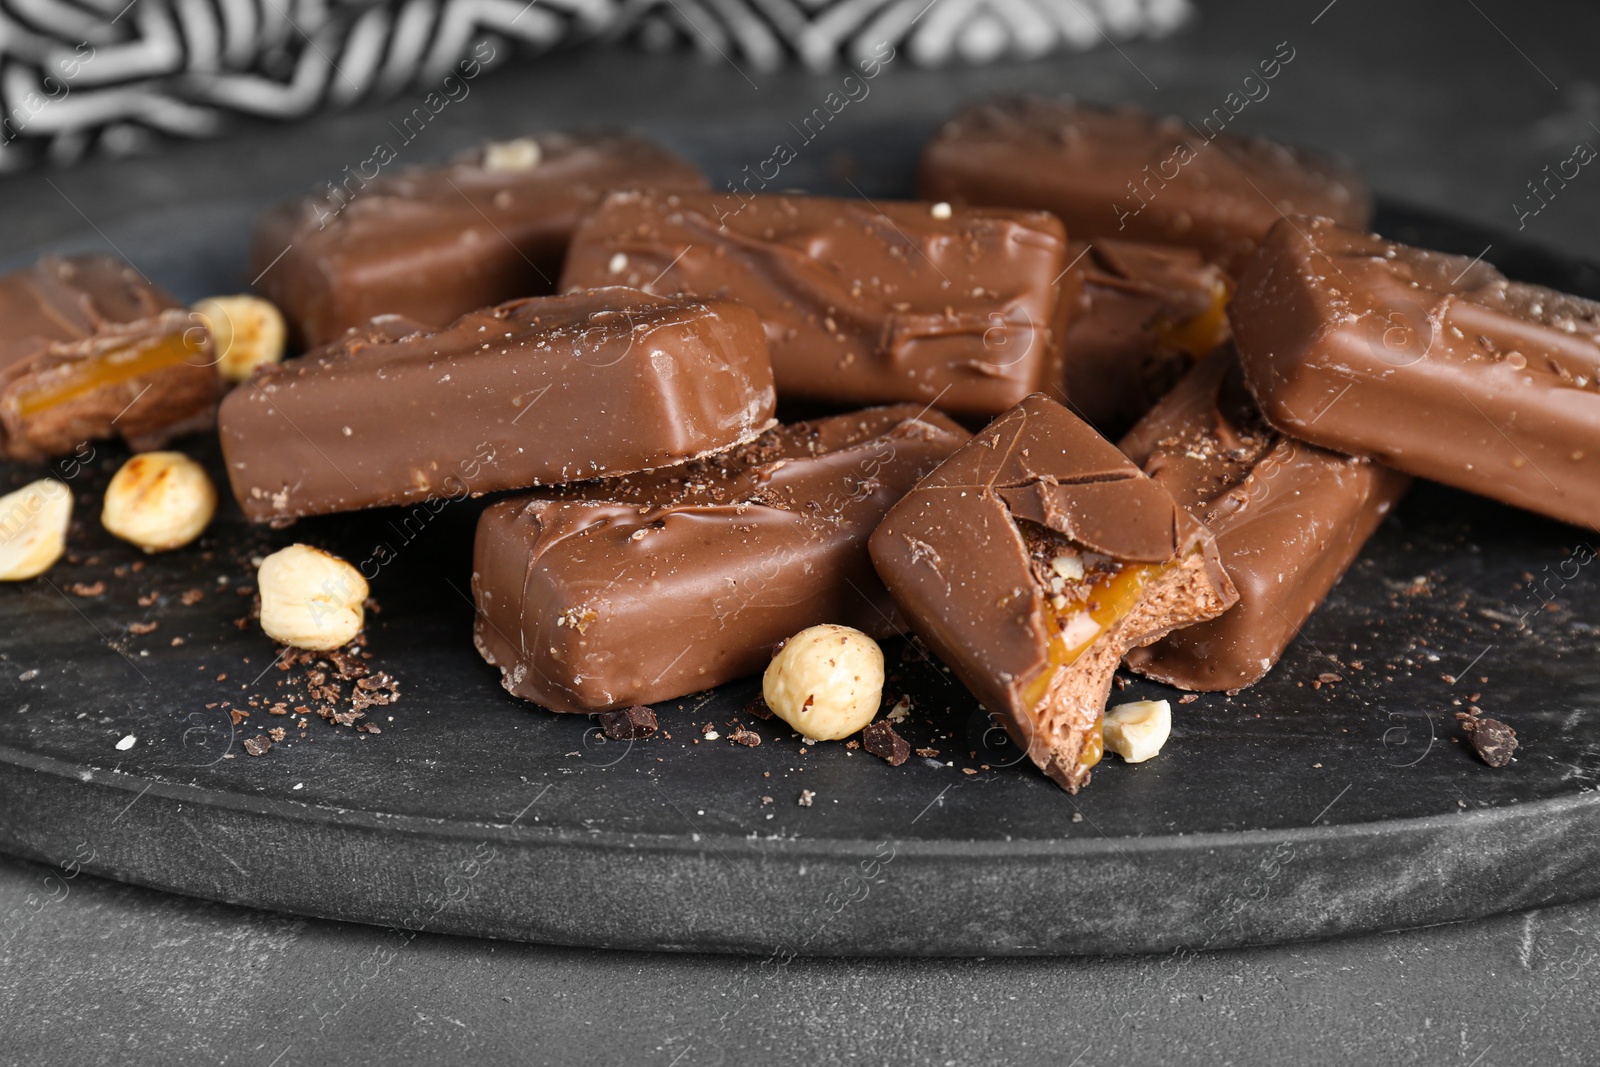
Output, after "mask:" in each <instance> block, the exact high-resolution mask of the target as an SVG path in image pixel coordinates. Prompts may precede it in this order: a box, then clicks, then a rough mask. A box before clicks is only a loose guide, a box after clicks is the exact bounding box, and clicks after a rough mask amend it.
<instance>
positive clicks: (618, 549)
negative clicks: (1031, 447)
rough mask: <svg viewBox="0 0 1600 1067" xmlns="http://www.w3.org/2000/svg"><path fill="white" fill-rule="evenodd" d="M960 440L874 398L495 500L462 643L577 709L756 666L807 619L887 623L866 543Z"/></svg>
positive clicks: (513, 679) (878, 628) (507, 681)
mask: <svg viewBox="0 0 1600 1067" xmlns="http://www.w3.org/2000/svg"><path fill="white" fill-rule="evenodd" d="M967 438H968V435H967V433H966V431H965V430H962V429H961V428H960V427H959V426H957V425H956V424H954V423H953V422H951V421H950V420H949V419H947V418H945V417H944V416H942V415H939V414H938V413H936V412H932V411H927V410H926V409H924V408H921V407H918V406H913V405H909V404H908V405H902V406H899V407H890V408H877V409H871V410H868V411H862V412H857V413H855V414H851V415H838V416H834V417H831V418H827V419H819V420H817V421H815V422H810V423H796V424H794V425H790V426H780V427H777V428H775V429H773V430H771V431H770V432H768V433H766V434H764V435H762V436H761V437H759V438H757V439H756V440H755V441H753V442H751V443H750V444H748V445H745V446H743V447H740V448H736V449H733V450H731V451H729V452H726V453H723V454H720V455H717V456H713V457H710V458H708V459H705V460H700V461H697V462H694V463H689V464H685V465H683V466H680V467H676V468H671V469H667V470H658V471H652V472H649V473H647V474H639V475H632V476H630V477H626V478H614V479H606V480H603V481H597V482H591V483H587V484H583V485H574V486H571V487H569V488H567V489H562V490H549V491H545V492H541V493H537V494H535V495H533V496H527V497H520V498H516V499H512V500H507V501H502V502H500V503H497V504H495V505H493V506H491V507H490V508H489V509H488V510H486V511H485V512H484V514H483V517H482V518H481V519H480V520H479V523H478V538H477V545H476V549H475V555H474V560H473V571H474V573H473V582H472V586H473V595H474V597H475V599H476V602H477V606H478V619H477V627H476V638H477V646H478V650H479V651H480V652H481V653H482V654H483V657H484V659H486V660H488V661H489V662H490V663H491V664H494V665H495V666H497V667H499V668H500V671H501V675H502V681H503V684H504V685H505V687H506V689H507V690H508V691H509V692H511V693H514V694H515V695H517V696H520V697H523V698H525V699H528V700H532V701H535V702H536V703H539V704H542V705H544V706H545V707H547V708H550V709H551V710H554V711H566V712H587V711H595V710H598V709H602V708H609V707H620V706H623V705H627V704H651V703H658V702H660V701H663V700H669V699H671V698H673V697H678V696H683V695H685V694H688V693H694V692H699V691H701V690H703V689H706V688H709V687H711V686H714V685H720V684H722V683H723V682H727V681H731V680H733V679H735V678H739V677H742V676H744V675H748V674H755V673H758V672H759V671H761V670H762V669H763V668H764V667H766V665H767V663H768V661H769V660H770V658H771V652H772V646H773V645H774V644H775V643H777V642H778V641H780V640H782V639H784V638H786V637H788V636H789V635H791V634H794V633H798V632H799V631H801V630H804V629H806V628H807V627H809V626H814V625H818V624H821V623H840V624H844V625H848V626H853V627H855V628H857V629H860V630H865V631H866V632H868V633H870V634H872V635H874V636H878V637H884V636H888V635H890V634H893V633H895V632H897V630H898V629H899V621H898V619H897V617H896V615H895V612H894V606H893V603H892V601H890V600H889V596H888V593H887V592H886V591H885V590H884V588H883V586H882V584H881V583H880V582H879V581H878V580H877V577H876V575H875V574H874V573H873V570H872V563H871V561H870V560H869V559H868V557H867V551H866V542H867V538H868V536H869V535H870V534H871V533H872V530H873V528H874V527H876V526H877V525H878V522H879V520H880V519H882V517H883V515H884V513H885V512H887V511H888V510H889V507H890V506H891V505H892V504H893V503H894V502H895V501H896V500H898V499H900V496H901V494H902V493H904V492H906V490H908V489H910V488H911V486H912V485H913V484H915V483H916V481H917V479H918V478H920V477H922V475H924V474H926V473H927V472H928V471H930V470H932V469H933V468H934V467H935V466H937V465H938V464H939V463H940V462H941V461H942V460H944V459H945V458H946V457H948V456H949V455H950V454H951V453H953V452H954V451H955V450H956V448H957V447H959V446H960V445H961V444H962V443H963V442H964V441H966V440H967Z"/></svg>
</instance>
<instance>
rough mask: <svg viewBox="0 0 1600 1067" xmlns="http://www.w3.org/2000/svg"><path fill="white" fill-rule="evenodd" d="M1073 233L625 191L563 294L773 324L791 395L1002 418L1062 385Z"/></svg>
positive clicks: (858, 203)
mask: <svg viewBox="0 0 1600 1067" xmlns="http://www.w3.org/2000/svg"><path fill="white" fill-rule="evenodd" d="M1065 253H1066V240H1065V234H1064V233H1063V232H1062V229H1061V224H1060V223H1059V222H1057V221H1056V220H1055V219H1053V218H1051V217H1050V216H1048V215H1046V214H1043V213H1041V212H1023V211H1005V210H988V209H962V210H960V211H950V210H949V209H948V207H946V208H945V209H943V210H941V209H940V208H938V207H937V206H935V205H930V204H912V203H887V202H884V203H876V204H874V203H871V202H869V201H867V200H865V199H842V200H833V199H828V198H824V197H807V196H766V195H753V196H751V197H748V198H744V199H741V198H739V197H736V196H730V195H714V194H709V193H706V194H696V193H658V192H635V193H617V194H614V195H612V196H611V197H609V198H607V200H606V202H605V203H604V204H603V205H602V206H601V207H600V209H599V210H598V211H596V212H595V213H594V214H593V215H591V216H589V218H588V219H586V220H585V221H584V223H583V224H582V225H581V226H580V227H579V228H578V233H577V235H576V236H575V237H574V238H573V241H572V252H571V255H570V256H569V257H568V258H567V266H566V271H565V272H564V273H563V275H562V281H561V284H562V287H563V288H565V289H571V288H575V287H576V288H581V287H584V286H592V285H635V286H639V287H641V288H643V289H646V290H647V291H650V292H658V293H673V292H684V293H696V294H702V295H706V296H724V297H728V298H729V299H733V300H738V301H741V302H742V303H746V304H749V305H750V306H751V307H753V308H755V309H756V310H757V311H758V312H760V314H761V318H762V321H763V322H764V323H765V324H766V327H767V342H768V344H769V345H770V346H771V349H772V368H773V373H774V375H775V376H776V378H777V383H778V392H779V395H780V396H783V397H785V398H786V399H787V398H790V397H795V398H808V399H813V400H825V401H830V402H834V403H842V404H873V403H888V402H894V401H915V402H917V403H924V404H926V403H934V402H935V401H937V403H938V405H939V407H940V408H942V409H943V410H945V411H952V412H958V413H961V414H970V415H993V414H996V413H998V412H1000V411H1004V410H1005V409H1006V408H1008V407H1010V406H1011V405H1012V404H1015V403H1016V402H1017V401H1018V400H1021V399H1022V398H1023V397H1024V396H1026V395H1028V394H1029V393H1031V392H1033V391H1035V390H1037V389H1045V388H1050V387H1052V386H1053V385H1054V384H1055V383H1056V381H1057V380H1058V376H1059V374H1060V366H1061V364H1060V340H1061V331H1062V328H1063V327H1064V325H1065V323H1064V321H1062V320H1061V318H1060V316H1061V315H1062V314H1063V313H1064V311H1065V307H1064V305H1063V304H1062V302H1061V301H1060V299H1059V295H1058V292H1057V286H1056V283H1057V282H1058V280H1059V279H1060V276H1061V272H1062V270H1063V269H1064V268H1065V267H1066V265H1067V261H1066V259H1065Z"/></svg>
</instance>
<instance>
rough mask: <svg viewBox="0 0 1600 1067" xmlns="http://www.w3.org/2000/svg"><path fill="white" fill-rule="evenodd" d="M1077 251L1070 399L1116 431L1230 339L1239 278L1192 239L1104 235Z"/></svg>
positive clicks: (1094, 422)
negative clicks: (1179, 243)
mask: <svg viewBox="0 0 1600 1067" xmlns="http://www.w3.org/2000/svg"><path fill="white" fill-rule="evenodd" d="M1068 254H1069V259H1070V260H1071V261H1073V262H1074V263H1075V266H1074V267H1073V268H1072V270H1071V271H1070V272H1068V276H1067V277H1066V278H1064V279H1062V286H1063V290H1064V292H1065V293H1066V294H1068V295H1067V296H1066V297H1065V298H1066V299H1075V300H1076V301H1077V303H1078V310H1077V313H1076V314H1075V315H1074V316H1073V318H1072V326H1071V327H1070V328H1069V329H1068V330H1067V340H1066V345H1065V346H1064V355H1065V358H1064V360H1063V364H1064V367H1063V378H1062V383H1063V385H1064V387H1065V390H1066V394H1065V395H1066V402H1067V406H1068V407H1070V408H1071V409H1072V410H1073V412H1074V413H1076V414H1077V415H1078V416H1079V417H1080V418H1082V419H1083V420H1084V421H1086V422H1088V423H1089V425H1091V426H1093V427H1094V428H1095V429H1096V430H1099V431H1100V432H1101V433H1102V434H1105V435H1106V436H1107V437H1116V436H1117V435H1120V434H1123V433H1126V432H1127V431H1128V430H1130V429H1132V427H1133V424H1134V423H1136V422H1138V421H1139V419H1140V417H1141V416H1143V415H1144V413H1145V412H1147V411H1149V410H1150V408H1151V407H1152V406H1154V404H1155V402H1156V401H1157V400H1159V399H1161V397H1162V396H1163V395H1164V394H1165V393H1166V392H1167V390H1168V389H1170V388H1172V386H1173V385H1175V384H1176V383H1177V381H1178V379H1179V378H1181V377H1183V375H1184V372H1186V371H1187V370H1188V369H1189V368H1190V367H1192V366H1193V365H1194V362H1195V360H1196V359H1198V358H1200V357H1202V356H1205V355H1206V354H1207V353H1209V352H1210V351H1211V350H1212V349H1214V348H1216V347H1217V346H1218V345H1220V344H1222V343H1223V342H1225V341H1226V340H1227V339H1228V320H1227V316H1226V315H1225V314H1224V310H1223V309H1224V306H1225V305H1226V303H1227V300H1228V297H1229V295H1230V294H1231V293H1232V291H1233V286H1232V283H1231V282H1229V281H1228V278H1227V275H1226V274H1224V273H1223V272H1222V269H1221V268H1220V267H1217V266H1215V265H1213V264H1210V263H1207V262H1206V261H1205V260H1204V259H1203V258H1202V257H1201V255H1200V253H1199V252H1196V251H1195V250H1194V249H1192V248H1179V247H1176V246H1173V245H1154V244H1144V243H1141V242H1133V241H1118V240H1114V239H1112V238H1109V237H1101V238H1096V239H1095V240H1094V242H1093V243H1092V244H1091V243H1088V242H1083V241H1073V242H1071V245H1070V247H1069V249H1068Z"/></svg>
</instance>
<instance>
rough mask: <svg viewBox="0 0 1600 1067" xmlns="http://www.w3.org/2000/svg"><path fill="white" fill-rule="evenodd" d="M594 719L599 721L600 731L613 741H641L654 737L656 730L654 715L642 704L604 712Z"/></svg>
mask: <svg viewBox="0 0 1600 1067" xmlns="http://www.w3.org/2000/svg"><path fill="white" fill-rule="evenodd" d="M596 718H598V719H599V720H600V729H601V730H603V731H605V735H606V736H607V737H609V738H611V740H613V741H642V740H644V739H645V738H647V737H652V736H654V734H655V732H656V730H657V728H658V727H657V724H656V713H655V712H654V711H653V710H651V709H650V708H647V707H645V706H644V705H642V704H637V705H635V706H633V707H631V708H620V709H618V710H616V711H604V712H601V713H600V714H599V715H597V716H596Z"/></svg>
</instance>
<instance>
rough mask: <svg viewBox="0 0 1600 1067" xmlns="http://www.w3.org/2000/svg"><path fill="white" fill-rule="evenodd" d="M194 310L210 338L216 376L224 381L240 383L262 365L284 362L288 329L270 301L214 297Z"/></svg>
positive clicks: (249, 297) (236, 297) (244, 297)
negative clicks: (215, 361) (215, 355)
mask: <svg viewBox="0 0 1600 1067" xmlns="http://www.w3.org/2000/svg"><path fill="white" fill-rule="evenodd" d="M193 310H194V314H195V317H196V318H198V319H199V320H200V323H201V325H203V326H205V328H206V332H207V333H209V334H210V335H211V344H212V347H214V348H215V349H216V352H217V373H218V374H221V375H222V377H223V378H224V379H225V380H227V381H230V382H242V381H244V380H245V379H246V378H248V377H250V375H251V374H252V373H253V372H254V371H255V369H256V368H257V367H259V366H261V365H262V364H263V363H281V362H282V361H283V345H284V339H285V338H286V337H287V335H288V328H287V327H286V326H285V325H284V322H283V313H282V312H281V311H279V310H278V309H277V307H276V306H275V305H273V304H272V303H271V302H269V301H266V300H262V299H261V298H260V297H258V296H243V295H241V296H214V297H211V298H210V299H208V300H202V301H200V303H198V304H196V305H195V306H194V309H193Z"/></svg>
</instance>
